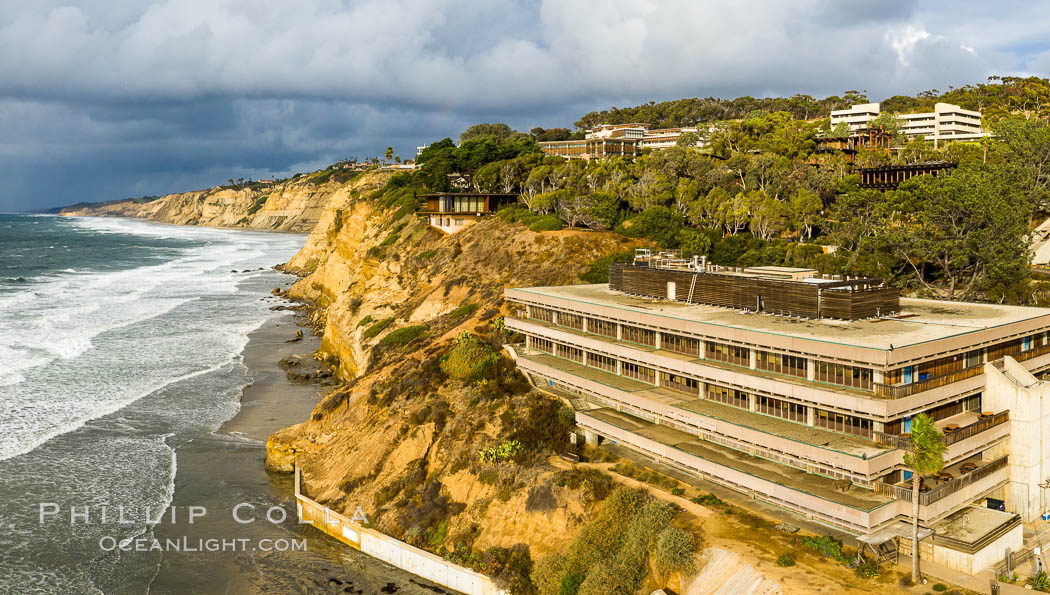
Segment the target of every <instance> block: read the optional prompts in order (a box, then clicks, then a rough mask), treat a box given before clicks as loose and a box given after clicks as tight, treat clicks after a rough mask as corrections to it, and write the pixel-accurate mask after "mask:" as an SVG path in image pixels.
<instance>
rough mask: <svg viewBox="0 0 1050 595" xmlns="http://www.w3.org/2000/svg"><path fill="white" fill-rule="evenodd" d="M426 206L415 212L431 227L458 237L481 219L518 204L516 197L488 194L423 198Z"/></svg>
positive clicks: (432, 195)
mask: <svg viewBox="0 0 1050 595" xmlns="http://www.w3.org/2000/svg"><path fill="white" fill-rule="evenodd" d="M419 197H420V198H422V199H424V200H425V201H426V202H425V203H424V204H423V205H422V206H421V207H420V209H419V210H418V211H416V212H417V213H418V214H419V215H422V216H424V217H426V219H427V223H429V224H430V225H431V227H436V228H438V229H440V230H441V231H443V232H445V233H456V232H457V231H460V230H461V229H463V228H464V227H466V226H468V225H470V224H471V223H474V222H475V221H477V220H478V219H479V218H481V217H485V216H488V215H492V214H494V213H495V212H496V211H497V210H499V208H500V207H501V206H503V205H506V204H513V203H514V202H516V201H517V200H518V195H517V194H499V193H485V192H478V193H472V192H436V193H433V194H420V195H419Z"/></svg>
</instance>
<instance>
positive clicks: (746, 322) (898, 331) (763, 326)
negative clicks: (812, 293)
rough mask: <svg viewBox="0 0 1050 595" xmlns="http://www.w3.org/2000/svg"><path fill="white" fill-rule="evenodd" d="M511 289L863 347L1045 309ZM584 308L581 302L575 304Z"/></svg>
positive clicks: (1008, 320)
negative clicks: (791, 308)
mask: <svg viewBox="0 0 1050 595" xmlns="http://www.w3.org/2000/svg"><path fill="white" fill-rule="evenodd" d="M514 294H523V295H525V296H527V295H530V294H531V295H536V296H547V297H550V298H556V299H562V300H567V301H571V302H576V303H579V304H581V305H588V304H589V305H595V306H602V307H606V308H612V309H617V310H623V311H625V312H634V313H641V314H647V315H652V316H660V317H665V318H668V319H669V320H670V324H671V325H672V328H673V325H674V321H676V320H683V321H690V322H697V323H701V324H709V325H712V326H717V327H728V328H732V329H741V330H747V331H754V332H759V333H768V334H772V335H780V336H785V337H790V338H797V339H808V340H815V341H822V342H828V343H836V344H842V345H850V346H856V347H864V348H868V349H880V350H884V351H889V350H892V349H894V348H900V347H905V346H909V345H916V344H920V343H925V342H928V341H936V340H940V339H948V338H952V337H961V336H964V335H966V334H969V333H974V332H977V331H982V330H985V329H991V328H996V327H1000V326H1004V325H1009V324H1014V323H1018V322H1023V321H1028V320H1034V319H1038V318H1043V319H1045V321H1046V324H1048V325H1050V309H1045V308H1033V307H1025V306H1007V305H1000V304H975V303H967V302H946V301H940V300H925V299H911V298H901V301H900V303H901V310H902V311H901V312H900V313H899V314H896V315H894V316H893V317H889V318H877V319H865V320H837V319H826V318H823V319H809V320H804V319H799V318H792V317H787V316H774V315H769V314H755V313H745V312H742V311H740V310H736V309H731V308H722V307H719V306H708V305H703V304H685V303H681V302H670V301H666V300H656V299H650V298H642V297H638V296H633V295H628V294H624V293H620V292H618V291H613V290H611V289H609V287H608V286H607V285H605V284H598V285H562V286H554V287H528V288H518V289H508V297H511V298H513V297H514ZM581 309H585V308H581Z"/></svg>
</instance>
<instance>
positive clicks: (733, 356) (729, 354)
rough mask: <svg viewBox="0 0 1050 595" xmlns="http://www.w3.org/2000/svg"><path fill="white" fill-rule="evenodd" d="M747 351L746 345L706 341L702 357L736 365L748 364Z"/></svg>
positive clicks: (749, 358)
mask: <svg viewBox="0 0 1050 595" xmlns="http://www.w3.org/2000/svg"><path fill="white" fill-rule="evenodd" d="M748 351H749V350H748V348H747V347H737V346H736V345H726V344H725V343H715V342H714V341H708V342H707V345H706V346H705V349H704V358H705V359H711V360H715V361H719V362H726V363H727V364H736V365H738V366H750V365H751V361H750V360H751V356H750V355H749V353H748Z"/></svg>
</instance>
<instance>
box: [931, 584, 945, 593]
mask: <svg viewBox="0 0 1050 595" xmlns="http://www.w3.org/2000/svg"><path fill="white" fill-rule="evenodd" d="M932 588H933V590H934V591H937V592H938V593H940V592H941V591H947V590H948V585H946V584H944V583H936V584H934V585H933V587H932Z"/></svg>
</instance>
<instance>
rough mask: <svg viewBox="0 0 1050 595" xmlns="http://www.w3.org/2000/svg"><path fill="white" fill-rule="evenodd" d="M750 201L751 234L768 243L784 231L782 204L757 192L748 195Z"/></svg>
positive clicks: (784, 217)
mask: <svg viewBox="0 0 1050 595" xmlns="http://www.w3.org/2000/svg"><path fill="white" fill-rule="evenodd" d="M749 195H750V199H751V205H752V207H751V232H752V233H753V234H755V235H757V236H758V237H760V238H762V239H763V240H766V241H769V240H771V239H773V238H774V237H776V236H777V235H779V234H780V232H782V231H784V229H785V228H786V227H787V225H786V220H787V217H786V209H785V208H784V203H782V202H780V201H779V200H777V199H775V198H773V197H771V196H768V195H767V194H766V193H765V192H762V191H761V190H757V191H755V192H751V193H749Z"/></svg>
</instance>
